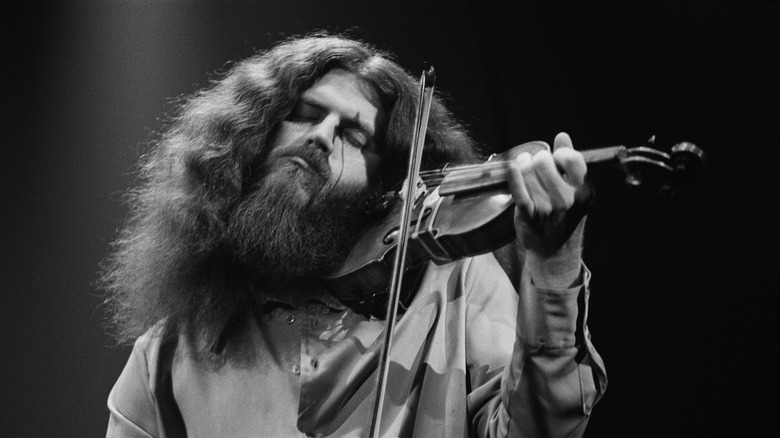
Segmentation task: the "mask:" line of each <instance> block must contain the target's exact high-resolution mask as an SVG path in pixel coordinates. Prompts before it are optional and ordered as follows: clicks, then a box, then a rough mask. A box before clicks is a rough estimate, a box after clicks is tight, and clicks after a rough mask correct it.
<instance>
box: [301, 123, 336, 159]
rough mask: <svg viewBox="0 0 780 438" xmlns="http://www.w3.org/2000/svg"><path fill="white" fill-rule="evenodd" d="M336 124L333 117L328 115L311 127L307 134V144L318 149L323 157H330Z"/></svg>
mask: <svg viewBox="0 0 780 438" xmlns="http://www.w3.org/2000/svg"><path fill="white" fill-rule="evenodd" d="M338 123H339V122H338V119H337V118H336V116H335V115H329V116H328V117H325V118H323V119H322V120H320V122H319V123H316V124H314V125H312V126H311V129H309V132H308V134H307V135H308V138H307V141H306V142H307V144H309V145H310V146H313V147H316V148H318V149H320V150H321V151H322V152H323V153H325V155H330V154H331V153H332V152H333V144H334V142H335V140H336V135H337V130H338Z"/></svg>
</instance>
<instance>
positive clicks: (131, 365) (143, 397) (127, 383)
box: [106, 337, 160, 438]
mask: <svg viewBox="0 0 780 438" xmlns="http://www.w3.org/2000/svg"><path fill="white" fill-rule="evenodd" d="M148 344H149V339H148V337H141V338H139V339H138V340H137V341H136V343H135V345H134V347H133V351H132V353H131V354H130V358H129V359H128V361H127V364H126V365H125V368H124V370H123V371H122V374H121V375H120V376H119V379H117V381H116V383H115V384H114V387H113V388H112V389H111V393H110V394H109V395H108V411H109V419H108V431H107V432H106V438H120V437H122V438H125V437H127V438H152V437H153V438H158V437H159V436H160V435H159V432H158V429H159V428H158V426H157V414H156V407H155V401H154V395H153V393H152V389H151V385H150V381H151V380H150V372H149V363H148V361H147V355H146V354H145V351H146V350H147V347H148Z"/></svg>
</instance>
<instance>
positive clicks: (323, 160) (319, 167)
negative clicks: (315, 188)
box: [270, 143, 331, 181]
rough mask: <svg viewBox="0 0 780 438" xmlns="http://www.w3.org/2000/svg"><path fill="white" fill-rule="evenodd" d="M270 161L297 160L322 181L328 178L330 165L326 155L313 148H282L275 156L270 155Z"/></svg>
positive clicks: (303, 146)
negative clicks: (301, 161)
mask: <svg viewBox="0 0 780 438" xmlns="http://www.w3.org/2000/svg"><path fill="white" fill-rule="evenodd" d="M270 158H272V160H270V161H279V160H282V159H284V158H298V159H301V160H303V161H304V162H305V163H306V164H307V165H308V166H309V168H310V169H311V170H312V171H313V172H314V173H315V174H317V175H319V176H320V177H321V178H322V179H323V180H324V181H327V180H328V178H330V173H331V170H330V165H329V164H328V157H327V155H325V154H323V153H322V152H320V151H318V150H317V148H316V147H315V146H311V145H307V144H305V143H304V144H300V145H295V146H292V147H287V148H284V149H283V150H282V151H280V152H279V153H277V154H274V152H273V151H272V152H271V153H270Z"/></svg>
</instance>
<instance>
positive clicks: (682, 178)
mask: <svg viewBox="0 0 780 438" xmlns="http://www.w3.org/2000/svg"><path fill="white" fill-rule="evenodd" d="M617 159H618V161H619V162H620V166H621V168H622V169H623V172H624V173H625V176H626V183H628V184H629V185H632V186H645V187H649V188H651V189H654V190H656V191H657V192H658V193H660V194H662V195H672V194H674V193H675V192H676V191H677V189H678V188H679V187H681V186H683V185H687V184H689V183H691V182H692V181H693V180H695V179H696V178H697V177H698V176H699V174H700V173H701V172H702V170H703V169H704V167H705V164H706V156H705V154H704V151H703V150H701V149H700V148H699V147H698V146H696V145H695V144H693V143H690V142H681V143H678V144H676V145H674V146H673V147H672V148H671V151H670V153H666V152H662V151H659V150H657V149H654V148H650V147H647V146H639V147H634V148H623V149H622V150H620V151H619V152H618V154H617Z"/></svg>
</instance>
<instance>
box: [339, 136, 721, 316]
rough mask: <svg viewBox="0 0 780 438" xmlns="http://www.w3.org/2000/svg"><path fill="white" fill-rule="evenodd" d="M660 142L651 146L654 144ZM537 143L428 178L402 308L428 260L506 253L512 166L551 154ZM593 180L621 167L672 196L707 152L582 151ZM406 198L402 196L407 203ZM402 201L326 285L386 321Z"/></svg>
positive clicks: (683, 148) (629, 179)
mask: <svg viewBox="0 0 780 438" xmlns="http://www.w3.org/2000/svg"><path fill="white" fill-rule="evenodd" d="M654 140H655V139H654V137H651V139H650V140H649V141H648V144H649V145H652V144H653V143H654ZM549 149H550V147H549V145H547V143H545V142H541V141H533V142H529V143H524V144H521V145H519V146H516V147H513V148H511V149H509V150H507V151H506V152H503V153H501V154H493V155H491V156H490V157H489V158H488V159H487V161H485V162H484V163H479V164H472V165H465V166H459V167H451V168H450V167H445V168H443V169H438V170H433V171H426V172H420V174H419V179H418V182H417V188H418V190H417V193H414V194H411V195H410V196H413V198H414V199H413V202H414V207H413V210H412V211H413V213H412V214H411V216H410V222H409V227H410V231H409V239H408V247H407V248H406V251H407V252H406V260H405V265H404V272H405V274H404V276H405V277H404V280H403V285H402V287H401V289H402V292H401V297H400V301H399V303H400V305H401V307H403V308H405V307H406V306H408V304H409V302H410V301H411V299H412V298H413V296H414V292H415V289H416V286H417V282H418V281H419V279H420V278H421V276H422V273H423V272H424V267H425V265H426V264H427V262H428V261H432V262H434V263H436V264H444V263H449V262H452V261H455V260H458V259H461V258H464V257H471V256H476V255H479V254H484V253H487V252H491V251H495V250H498V249H499V248H501V247H503V246H504V245H507V244H509V243H511V242H512V241H513V240H514V239H515V238H516V234H515V229H514V202H513V200H512V196H511V195H510V193H509V188H508V178H509V169H508V166H507V162H508V161H510V160H513V159H515V158H516V157H517V156H518V155H519V154H521V153H523V152H529V153H531V154H534V153H536V152H538V151H540V150H549ZM581 152H582V154H583V156H584V159H585V162H586V163H587V165H588V172H589V174H590V173H592V172H593V171H596V170H598V169H599V168H604V167H617V168H619V169H621V170H622V172H623V173H624V175H625V182H626V183H627V184H630V185H633V186H639V185H642V186H649V187H652V188H654V189H655V190H657V191H658V192H660V193H662V194H667V195H668V194H672V193H674V192H675V191H676V190H677V188H678V187H679V186H681V185H683V184H687V183H689V182H691V181H692V180H693V179H695V177H696V176H697V175H698V174H699V173H700V171H701V170H702V169H703V167H704V164H705V161H706V156H705V154H704V152H703V151H702V150H701V149H700V148H699V147H697V146H696V145H694V144H693V143H689V142H681V143H678V144H676V145H674V146H673V147H672V148H671V150H670V152H669V153H666V152H662V151H660V150H657V149H655V148H653V147H650V146H638V147H632V148H628V147H625V146H612V147H605V148H599V149H590V150H583V151H581ZM400 198H401V196H396V199H400ZM401 204H402V202H395V205H392V206H391V207H390V209H389V213H388V214H387V215H386V216H385V217H384V218H383V219H382V220H380V221H379V222H376V223H374V224H372V225H370V226H369V227H368V228H367V229H366V230H365V231H364V232H363V234H362V235H361V236H360V238H359V239H358V241H357V243H356V245H355V247H354V248H353V250H352V251H351V253H350V254H349V255H348V256H347V259H346V260H345V262H344V264H343V265H342V266H341V267H340V268H339V269H338V270H336V271H335V272H333V273H331V274H330V275H328V276H327V277H325V278H324V280H325V281H326V283H327V284H328V286H329V288H330V290H331V291H332V293H333V295H334V296H335V297H336V298H338V299H339V300H341V301H342V302H343V303H344V304H345V305H348V306H350V307H351V308H352V309H353V310H355V311H356V312H358V313H362V314H364V315H373V316H376V317H378V318H384V311H385V306H386V303H387V295H388V291H387V289H388V285H389V284H390V277H391V272H392V269H393V258H394V252H395V251H396V248H397V246H398V243H399V241H400V235H399V217H400V216H399V214H400V208H401Z"/></svg>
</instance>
